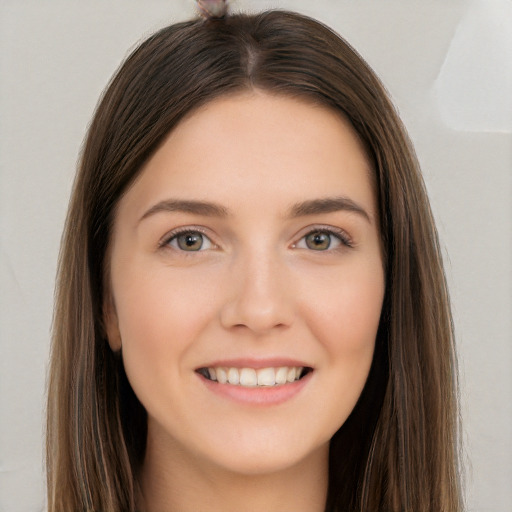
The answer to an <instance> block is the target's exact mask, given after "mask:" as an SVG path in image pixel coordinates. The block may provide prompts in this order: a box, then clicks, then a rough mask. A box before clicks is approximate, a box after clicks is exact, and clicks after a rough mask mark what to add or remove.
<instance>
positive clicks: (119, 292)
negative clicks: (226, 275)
mask: <svg viewBox="0 0 512 512" xmlns="http://www.w3.org/2000/svg"><path fill="white" fill-rule="evenodd" d="M122 275H123V279H119V280H118V281H117V282H114V291H115V297H114V298H115V304H116V311H117V316H118V322H119V332H120V335H121V343H122V351H123V360H124V363H125V367H126V372H127V375H128V377H129V379H130V382H131V383H132V386H133V387H134V389H135V390H136V388H137V387H138V385H139V383H140V382H142V383H143V384H144V385H145V386H146V385H147V386H149V385H150V384H151V383H156V381H157V380H158V378H159V376H160V377H161V376H162V375H165V376H166V377H165V378H166V379H172V378H173V374H177V373H178V372H179V371H180V366H179V365H178V364H177V363H183V362H185V366H186V361H187V355H188V353H189V350H190V349H191V348H192V347H193V344H194V341H195V340H197V339H198V338H199V337H200V336H201V333H202V332H204V329H205V326H206V325H207V324H208V322H209V321H210V319H211V317H212V315H214V314H215V312H214V303H213V300H212V297H213V295H214V290H215V287H214V283H213V282H212V280H211V279H208V278H207V276H201V277H202V278H201V279H200V278H197V277H193V273H192V272H191V273H190V275H180V274H178V273H176V272H172V270H170V269H169V268H165V269H164V270H163V271H162V270H156V271H154V272H151V271H142V270H141V271H140V272H129V273H128V272H125V273H124V274H122ZM116 285H117V286H116ZM171 367H173V368H174V370H173V372H170V371H169V369H170V368H171Z"/></svg>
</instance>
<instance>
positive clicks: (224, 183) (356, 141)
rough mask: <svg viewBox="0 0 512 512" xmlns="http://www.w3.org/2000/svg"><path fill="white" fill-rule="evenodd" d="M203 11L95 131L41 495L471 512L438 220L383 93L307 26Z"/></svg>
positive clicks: (69, 261) (191, 504) (345, 50)
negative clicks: (463, 479)
mask: <svg viewBox="0 0 512 512" xmlns="http://www.w3.org/2000/svg"><path fill="white" fill-rule="evenodd" d="M201 7H202V9H203V11H204V13H205V18H206V19H204V20H194V21H190V22H186V23H181V24H177V25H172V26H170V27H167V28H165V29H163V30H161V31H160V32H158V33H157V34H155V35H153V36H152V37H150V38H149V39H148V40H147V41H146V42H144V43H143V44H142V45H141V46H140V47H139V48H137V49H136V50H135V51H134V52H133V54H132V55H131V56H130V57H129V58H128V59H127V61H126V62H125V63H124V64H123V65H122V67H121V69H120V70H119V71H118V73H117V74H116V76H115V77H114V79H113V81H112V82H111V84H110V86H109V87H108V89H107V91H106V92H105V94H104V96H103V98H102V100H101V102H100V105H99V106H98V109H97V112H96V115H95V117H94V120H93V122H92V125H91V127H90V130H89V135H88V137H87V141H86V144H85V148H84V152H83V155H82V160H81V164H80V169H79V172H78V175H77V179H76V182H75V187H74V192H73V197H72V201H71V205H70V210H69V214H68V220H67V224H66V228H65V237H64V240H63V248H62V253H61V261H60V273H59V281H58V287H57V307H56V316H55V326H54V340H53V348H52V363H51V368H50V375H51V379H50V385H49V405H48V445H47V459H48V492H49V509H50V510H51V511H57V510H97V511H99V510H101V511H105V510H112V511H117V510H123V511H124V510H144V511H148V512H152V511H160V510H170V511H173V510H177V511H180V512H186V511H187V510H205V511H206V510H212V511H213V510H269V511H271V510H274V509H277V508H278V507H279V509H280V510H283V509H284V510H294V511H299V510H308V511H314V510H319V511H320V510H327V511H350V510H360V511H381V510H382V511H387V510H393V511H395V510H407V511H415V512H417V511H434V510H435V511H441V510H442V511H455V510H460V508H461V498H460V490H459V484H458V468H457V437H456V433H457V432H456V427H457V414H456V400H455V397H456V392H455V381H456V368H455V359H454V353H453V336H452V326H451V317H450V310H449V301H448V295H447V291H446V285H445V279H444V274H443V269H442V263H441V257H440V254H439V248H438V242H437V234H436V230H435V226H434V223H433V219H432V215H431V212H430V208H429V205H428V200H427V197H426V194H425V189H424V186H423V183H422V180H421V177H420V174H419V171H418V165H417V162H416V160H415V158H414V153H413V151H412V148H411V147H410V143H409V141H408V139H407V136H406V134H405V130H404V129H403V127H402V125H401V123H400V121H399V119H398V117H397V115H396V113H395V111H394V109H393V107H392V105H391V104H390V102H389V100H388V98H387V96H386V94H385V91H384V89H383V87H382V85H381V84H380V82H379V81H378V80H377V78H376V77H375V75H374V74H373V72H372V71H371V70H370V69H369V68H368V66H367V65H366V64H365V63H364V61H363V60H362V59H361V58H360V57H359V56H358V55H357V54H356V53H355V51H354V50H353V49H352V48H350V46H349V45H348V44H347V43H346V42H345V41H343V40H342V39H340V38H339V37H338V36H337V35H336V34H334V33H333V32H331V31H330V30H329V29H328V28H326V27H325V26H323V25H321V24H319V23H318V22H315V21H313V20H311V19H308V18H305V17H303V16H300V15H297V14H293V13H287V12H266V13H262V14H260V15H255V16H245V15H233V16H228V15H226V13H225V10H224V9H225V5H224V3H223V2H213V3H212V2H208V3H206V2H202V3H201Z"/></svg>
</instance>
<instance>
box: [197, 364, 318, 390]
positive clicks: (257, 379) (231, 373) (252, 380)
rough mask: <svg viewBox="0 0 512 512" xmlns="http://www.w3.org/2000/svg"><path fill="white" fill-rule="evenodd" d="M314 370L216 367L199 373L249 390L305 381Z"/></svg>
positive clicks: (288, 367) (305, 367) (292, 367)
mask: <svg viewBox="0 0 512 512" xmlns="http://www.w3.org/2000/svg"><path fill="white" fill-rule="evenodd" d="M312 371H313V368H310V367H307V366H279V367H268V368H237V367H225V366H216V367H208V368H198V369H197V370H196V372H197V373H199V374H200V375H202V376H203V377H204V378H205V379H207V380H209V381H213V382H218V383H219V384H228V385H231V386H241V387H247V388H258V387H266V388H268V387H276V386H283V385H286V384H291V383H293V382H296V381H299V380H301V379H303V378H304V377H305V376H306V375H308V374H309V373H311V372H312Z"/></svg>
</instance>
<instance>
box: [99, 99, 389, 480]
mask: <svg viewBox="0 0 512 512" xmlns="http://www.w3.org/2000/svg"><path fill="white" fill-rule="evenodd" d="M376 212H377V210H376V198H375V193H374V190H373V187H372V182H371V178H370V169H369V164H368V161H367V158H366V157H365V154H364V152H363V150H362V148H361V145H360V143H359V142H358V140H357V138H356V136H355V135H354V133H353V131H352V129H351V128H350V127H349V125H348V123H347V122H345V121H344V120H343V119H342V118H341V117H340V116H338V115H337V114H335V113H333V112H331V111H330V110H327V109H325V108H323V107H320V106H318V105H312V104H310V103H306V102H304V101H300V100H297V99H292V98H288V97H283V96H273V95H269V94H265V93H261V92H252V93H245V94H241V95H237V96H229V97H224V98H221V99H218V100H215V101H213V102H211V103H209V104H207V105H206V106H205V107H203V108H201V109H200V110H198V111H196V112H195V113H193V114H192V115H191V116H189V117H188V118H187V119H185V120H184V121H182V122H181V123H180V124H179V126H178V127H177V128H176V129H175V130H174V131H173V132H172V133H171V134H170V135H169V136H168V138H167V139H166V141H165V143H164V144H163V145H162V146H161V147H160V149H159V150H158V151H157V152H156V153H155V154H154V156H153V157H152V158H151V159H150V160H149V161H148V162H147V164H146V165H145V166H144V169H143V170H142V172H141V174H140V176H139V178H138V179H137V180H136V182H135V183H134V185H133V186H132V187H131V188H130V189H129V190H128V191H127V193H126V195H124V196H123V198H122V199H121V200H120V203H119V205H118V210H117V215H116V219H115V223H114V230H113V236H112V241H111V250H110V265H111V267H110V270H111V273H110V274H111V283H110V284H111V299H112V300H111V301H108V303H107V304H106V319H107V329H108V335H109V341H110V344H111V346H112V348H113V349H115V350H117V349H119V348H121V347H122V354H123V360H124V365H125V368H126V373H127V376H128V379H129V381H130V383H131V385H132V387H133V389H134V391H135V393H136V395H137V396H138V398H139V400H140V401H141V403H142V404H143V405H144V407H145V408H146V410H147V413H148V446H149V447H154V448H155V449H157V450H158V451H159V453H160V454H165V456H167V457H168V458H169V460H172V459H174V460H176V458H179V459H180V460H185V461H186V460H189V461H195V463H198V464H200V465H201V467H202V468H205V467H213V468H224V469H227V470H230V471H235V472H238V473H243V474H258V473H264V472H272V471H278V470H282V469H285V468H287V467H292V466H294V465H297V464H299V463H300V462H303V461H305V460H308V459H310V458H311V457H321V458H322V460H325V458H326V456H327V451H328V443H329V440H330V438H331V437H332V435H333V434H334V433H335V432H336V430H338V428H339V427H340V426H341V425H342V424H343V423H344V421H345V420H346V419H347V417H348V416H349V414H350V412H351V411H352V409H353V407H354V405H355V403H356V401H357V399H358V397H359V395H360V393H361V391H362V388H363V386H364V383H365V381H366V378H367V376H368V372H369V368H370V364H371V361H372V356H373V351H374V345H375V336H376V332H377V327H378V324H379V317H380V312H381V306H382V300H383V295H384V274H383V265H382V258H381V250H380V242H379V228H378V219H377V213H376ZM226 380H227V382H226Z"/></svg>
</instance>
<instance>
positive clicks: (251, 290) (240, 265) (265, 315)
mask: <svg viewBox="0 0 512 512" xmlns="http://www.w3.org/2000/svg"><path fill="white" fill-rule="evenodd" d="M288 274H289V272H288V269H286V266H285V265H284V264H282V263H280V262H279V261H278V257H276V256H275V255H274V256H273V255H272V254H268V255H261V254H253V255H251V256H250V257H248V258H245V259H244V260H243V261H240V262H237V263H236V264H235V265H234V268H233V272H232V274H231V282H230V286H228V289H229V293H228V296H227V298H226V300H225V302H224V304H223V306H222V310H221V323H222V325H223V327H224V328H226V329H239V330H240V329H242V330H243V329H245V330H247V331H248V332H252V333H253V334H255V335H265V334H268V333H270V332H271V331H273V330H275V329H283V328H286V327H289V326H290V325H291V323H292V318H293V291H292V287H291V286H290V285H291V283H290V282H288V281H290V279H289V276H288Z"/></svg>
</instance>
